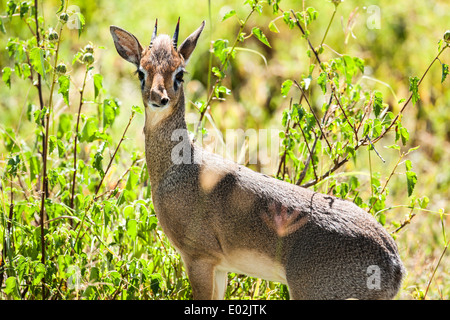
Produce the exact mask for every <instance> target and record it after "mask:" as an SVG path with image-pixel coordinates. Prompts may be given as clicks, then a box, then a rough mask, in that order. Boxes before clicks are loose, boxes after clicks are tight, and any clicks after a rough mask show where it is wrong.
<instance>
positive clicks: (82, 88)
mask: <svg viewBox="0 0 450 320" xmlns="http://www.w3.org/2000/svg"><path fill="white" fill-rule="evenodd" d="M88 72H89V66H86V72H85V73H84V79H83V85H82V87H81V90H80V103H79V105H78V115H77V125H76V127H75V137H74V142H73V176H72V194H71V197H70V208H71V209H73V204H74V203H73V202H74V198H75V184H76V180H77V142H78V130H79V126H80V117H81V107H82V106H83V94H84V88H85V86H86V78H87V75H88Z"/></svg>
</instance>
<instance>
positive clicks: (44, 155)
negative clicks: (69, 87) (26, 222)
mask: <svg viewBox="0 0 450 320" xmlns="http://www.w3.org/2000/svg"><path fill="white" fill-rule="evenodd" d="M38 11H39V10H38V0H34V20H35V23H36V43H37V46H38V47H40V46H41V44H40V42H41V36H40V32H39V19H38ZM37 80H38V81H37V89H38V95H39V107H40V110H41V111H42V110H43V109H44V99H43V97H42V79H41V75H40V74H39V73H37ZM44 125H45V120H44V117H42V126H44ZM42 135H43V136H42V158H43V159H42V161H43V168H42V172H43V174H42V189H41V192H42V194H41V211H40V220H41V263H42V264H43V265H44V266H45V238H44V223H43V222H44V218H45V214H44V211H45V198H46V196H47V188H48V187H47V185H48V180H47V141H48V140H47V131H46V133H43V134H42ZM45 296H46V290H45V277H42V300H45Z"/></svg>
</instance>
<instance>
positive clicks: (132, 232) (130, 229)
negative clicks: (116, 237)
mask: <svg viewBox="0 0 450 320" xmlns="http://www.w3.org/2000/svg"><path fill="white" fill-rule="evenodd" d="M137 229H138V228H137V221H136V220H135V219H130V220H128V222H127V234H128V235H129V236H130V238H131V239H133V240H135V239H136V236H137V231H138V230H137Z"/></svg>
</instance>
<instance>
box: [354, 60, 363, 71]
mask: <svg viewBox="0 0 450 320" xmlns="http://www.w3.org/2000/svg"><path fill="white" fill-rule="evenodd" d="M353 60H354V61H355V65H356V66H357V67H358V69H359V70H360V71H361V72H362V73H364V60H363V59H361V58H358V57H354V58H353Z"/></svg>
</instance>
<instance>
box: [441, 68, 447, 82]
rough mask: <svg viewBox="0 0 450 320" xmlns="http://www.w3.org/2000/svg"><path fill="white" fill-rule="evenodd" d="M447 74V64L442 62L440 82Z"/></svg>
mask: <svg viewBox="0 0 450 320" xmlns="http://www.w3.org/2000/svg"><path fill="white" fill-rule="evenodd" d="M447 76H448V64H445V63H443V64H442V78H441V83H443V82H444V81H445V78H447Z"/></svg>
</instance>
